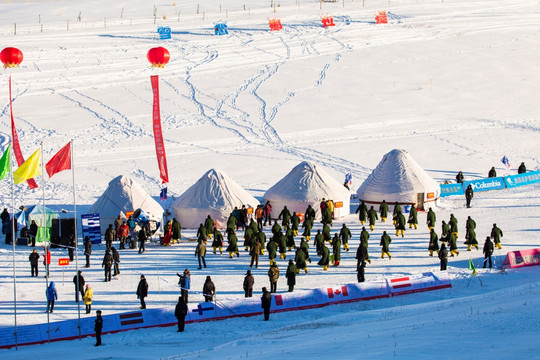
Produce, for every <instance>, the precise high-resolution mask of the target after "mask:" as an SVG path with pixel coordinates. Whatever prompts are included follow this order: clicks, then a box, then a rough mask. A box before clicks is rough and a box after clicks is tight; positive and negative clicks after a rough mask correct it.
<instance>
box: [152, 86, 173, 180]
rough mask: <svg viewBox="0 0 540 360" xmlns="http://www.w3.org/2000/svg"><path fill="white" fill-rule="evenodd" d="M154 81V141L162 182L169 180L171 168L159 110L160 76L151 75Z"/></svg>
mask: <svg viewBox="0 0 540 360" xmlns="http://www.w3.org/2000/svg"><path fill="white" fill-rule="evenodd" d="M150 80H151V82H152V92H153V94H154V106H153V112H152V121H153V128H154V141H155V143H156V155H157V161H158V167H159V177H160V178H161V183H162V184H166V183H168V182H169V170H168V169H167V156H166V155H165V144H164V143H163V133H162V132H161V114H160V110H159V77H158V76H157V75H153V76H150Z"/></svg>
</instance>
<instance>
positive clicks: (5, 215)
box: [0, 208, 11, 234]
mask: <svg viewBox="0 0 540 360" xmlns="http://www.w3.org/2000/svg"><path fill="white" fill-rule="evenodd" d="M0 219H2V234H6V233H7V228H8V227H10V226H11V224H10V223H9V220H10V219H11V217H10V216H9V212H8V210H7V209H6V208H4V211H2V214H0Z"/></svg>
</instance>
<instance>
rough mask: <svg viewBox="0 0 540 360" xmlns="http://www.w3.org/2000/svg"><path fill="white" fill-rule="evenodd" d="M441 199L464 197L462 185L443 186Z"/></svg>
mask: <svg viewBox="0 0 540 360" xmlns="http://www.w3.org/2000/svg"><path fill="white" fill-rule="evenodd" d="M440 186H441V195H440V196H441V197H445V196H451V195H464V194H465V193H464V192H463V186H462V185H461V184H458V183H455V184H441V185H440Z"/></svg>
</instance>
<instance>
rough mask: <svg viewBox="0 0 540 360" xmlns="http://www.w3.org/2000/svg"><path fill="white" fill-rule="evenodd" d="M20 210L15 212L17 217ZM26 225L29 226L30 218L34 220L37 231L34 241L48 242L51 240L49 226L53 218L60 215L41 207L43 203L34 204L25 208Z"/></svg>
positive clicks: (57, 217)
mask: <svg viewBox="0 0 540 360" xmlns="http://www.w3.org/2000/svg"><path fill="white" fill-rule="evenodd" d="M20 214H21V212H18V213H17V214H15V216H16V217H17V218H18V217H19V216H20ZM25 218H26V226H27V227H28V228H30V224H31V223H32V220H34V221H35V222H36V224H37V226H38V232H37V235H36V243H41V242H45V241H47V242H50V241H51V227H52V221H53V219H59V218H60V215H58V213H56V212H55V211H53V210H51V209H49V208H47V207H45V208H44V207H43V205H34V206H30V207H28V208H27V210H26V211H25Z"/></svg>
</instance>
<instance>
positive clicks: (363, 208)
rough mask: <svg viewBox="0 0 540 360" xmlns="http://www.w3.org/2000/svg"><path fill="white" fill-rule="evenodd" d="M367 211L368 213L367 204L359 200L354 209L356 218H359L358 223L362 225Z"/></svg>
mask: <svg viewBox="0 0 540 360" xmlns="http://www.w3.org/2000/svg"><path fill="white" fill-rule="evenodd" d="M367 213H368V208H367V205H366V203H364V201H363V200H362V201H361V202H360V205H358V207H357V208H356V211H355V214H358V218H359V220H360V223H361V224H362V225H364V223H365V222H366V217H367Z"/></svg>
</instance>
